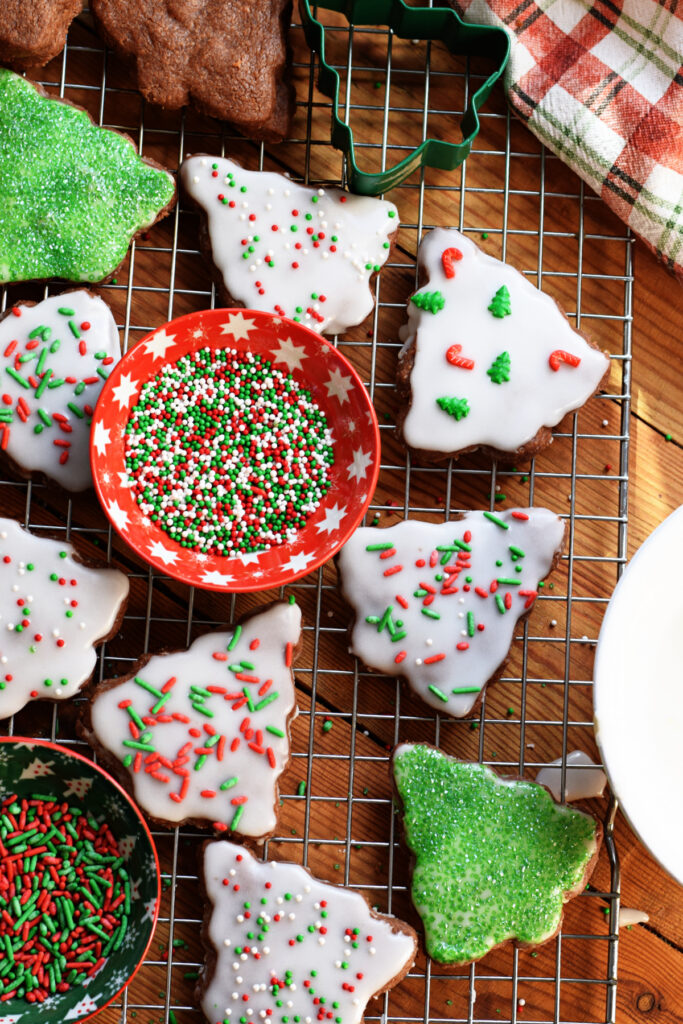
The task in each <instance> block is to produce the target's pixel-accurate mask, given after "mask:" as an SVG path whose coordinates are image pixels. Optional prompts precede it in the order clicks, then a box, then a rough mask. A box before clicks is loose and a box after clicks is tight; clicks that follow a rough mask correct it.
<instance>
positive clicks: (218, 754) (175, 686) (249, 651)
mask: <svg viewBox="0 0 683 1024" xmlns="http://www.w3.org/2000/svg"><path fill="white" fill-rule="evenodd" d="M300 640H301V611H300V610H299V607H298V606H297V605H296V604H285V603H283V602H276V603H275V604H272V605H270V606H269V607H267V608H266V609H265V610H264V611H261V612H258V613H257V614H254V615H252V616H251V617H250V618H248V619H246V620H245V621H244V622H243V623H242V624H240V625H237V626H235V628H234V630H233V631H232V632H220V633H207V634H206V635H205V636H202V637H200V638H199V639H198V640H195V642H194V643H193V644H192V645H191V647H190V648H189V649H188V650H187V651H177V652H175V653H171V654H159V655H153V656H151V657H150V656H146V657H145V658H142V659H141V660H140V661H139V662H138V663H137V664H136V666H135V668H134V669H133V671H132V672H131V673H129V674H128V675H127V676H125V677H124V678H121V679H110V680H107V681H105V682H104V683H102V685H101V686H100V687H98V690H97V692H96V694H95V696H94V698H93V700H92V702H91V705H90V708H89V710H88V720H87V721H86V722H85V723H84V725H83V731H84V734H85V736H86V738H87V740H88V742H89V743H91V744H92V745H93V746H94V748H95V750H97V751H98V753H101V754H102V755H103V756H104V759H105V763H107V764H108V765H109V766H110V767H111V768H112V770H113V771H115V772H116V774H117V775H118V776H119V777H121V778H122V779H123V781H124V782H126V784H127V785H128V787H129V788H131V789H132V791H133V794H134V796H135V799H136V800H137V802H138V803H139V804H140V806H141V807H142V809H143V810H144V811H146V812H147V814H148V815H149V816H150V817H151V818H153V819H154V820H156V821H160V822H163V823H164V824H168V825H177V824H180V823H182V822H184V821H188V820H192V821H195V822H196V823H197V824H200V825H205V824H206V823H207V822H208V823H213V825H214V827H215V828H217V829H218V830H219V831H225V830H226V829H231V830H232V831H233V832H237V833H240V834H241V835H245V836H251V837H264V836H266V835H267V834H268V833H270V832H272V831H273V829H274V828H275V824H276V821H277V814H276V805H277V781H278V779H279V777H280V775H281V774H282V772H283V771H284V769H285V768H286V766H287V763H288V761H289V724H290V721H291V719H292V718H293V717H294V716H295V714H296V700H295V693H294V680H293V676H292V667H291V666H292V661H293V660H294V658H295V656H296V654H297V651H298V647H299V644H300Z"/></svg>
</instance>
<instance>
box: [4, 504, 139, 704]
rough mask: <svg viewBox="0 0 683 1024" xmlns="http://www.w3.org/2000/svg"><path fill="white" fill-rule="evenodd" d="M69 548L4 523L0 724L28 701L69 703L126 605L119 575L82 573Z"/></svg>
mask: <svg viewBox="0 0 683 1024" xmlns="http://www.w3.org/2000/svg"><path fill="white" fill-rule="evenodd" d="M74 555H75V551H74V548H73V547H72V546H71V545H70V544H65V543H63V542H62V541H55V540H48V539H47V538H45V537H35V536H34V535H33V534H31V533H29V532H28V531H27V530H23V529H22V528H21V527H20V526H19V524H18V523H16V522H15V521H14V520H13V519H0V718H6V717H7V716H8V715H13V714H15V713H16V712H17V711H19V710H21V708H23V707H24V705H25V704H28V702H29V701H31V700H40V699H49V700H66V699H67V697H73V696H74V694H76V693H78V691H79V690H80V689H81V687H82V686H83V685H84V684H85V683H86V682H87V681H88V680H89V679H90V676H91V675H92V671H93V669H94V667H95V659H96V653H95V644H97V643H99V642H101V641H103V640H106V639H107V638H108V637H109V636H111V635H112V633H113V632H114V631H115V630H116V628H117V626H118V622H119V621H120V618H121V616H122V615H123V606H124V604H125V601H126V598H127V597H128V579H127V577H126V576H124V575H123V573H122V572H119V571H118V570H117V569H90V568H86V566H84V565H82V564H81V563H80V562H79V561H78V560H77V558H76V557H74Z"/></svg>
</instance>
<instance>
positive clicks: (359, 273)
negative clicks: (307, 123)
mask: <svg viewBox="0 0 683 1024" xmlns="http://www.w3.org/2000/svg"><path fill="white" fill-rule="evenodd" d="M180 177H181V181H182V184H183V187H184V189H185V192H186V193H187V195H188V196H189V198H190V199H191V200H192V201H193V202H194V203H195V204H196V205H197V206H198V207H199V209H200V212H201V215H202V223H203V229H202V234H201V236H200V241H201V244H202V247H203V249H204V250H205V252H206V255H207V257H208V258H209V260H210V262H211V263H212V264H213V266H214V268H215V270H216V276H217V280H218V283H219V287H220V290H221V293H222V297H223V298H224V299H225V301H226V303H227V304H229V305H233V304H235V303H237V304H238V305H242V306H246V307H247V308H250V309H262V310H265V311H266V312H272V313H273V314H274V315H275V316H277V317H283V316H286V317H289V318H290V319H292V320H296V321H297V322H298V323H302V324H304V325H305V326H306V327H310V328H311V329H312V330H314V331H318V332H319V333H320V334H342V333H343V332H344V331H346V330H348V328H349V327H352V326H354V325H355V324H359V323H361V322H362V321H363V320H364V319H365V318H366V316H367V315H368V314H369V313H370V312H371V311H372V308H373V305H374V296H373V294H372V292H371V289H370V283H371V280H372V278H373V277H374V276H375V274H377V273H379V271H380V270H381V269H382V267H383V266H384V264H385V263H386V261H387V260H388V258H389V255H390V252H391V246H392V243H393V240H394V237H395V235H396V233H397V231H398V226H399V218H398V211H397V209H396V207H395V206H394V204H393V203H390V202H387V201H386V200H381V199H372V198H369V197H368V196H356V195H353V194H351V193H350V192H344V191H342V190H341V189H337V188H308V187H306V186H304V185H299V184H296V183H295V182H293V181H291V180H290V179H289V178H288V177H285V176H284V175H282V174H274V173H272V172H270V171H248V170H245V168H243V167H241V166H240V165H239V164H236V163H235V162H234V161H233V160H228V159H225V158H222V157H209V156H193V157H190V158H188V159H187V160H185V161H184V162H183V164H182V166H181V169H180Z"/></svg>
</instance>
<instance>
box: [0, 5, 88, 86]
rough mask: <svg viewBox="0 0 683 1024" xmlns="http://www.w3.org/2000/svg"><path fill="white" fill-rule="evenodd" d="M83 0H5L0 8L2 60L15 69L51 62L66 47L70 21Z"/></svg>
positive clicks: (0, 57)
mask: <svg viewBox="0 0 683 1024" xmlns="http://www.w3.org/2000/svg"><path fill="white" fill-rule="evenodd" d="M82 6H83V4H82V2H81V0H31V2H30V3H28V2H27V0H3V2H2V5H1V8H2V9H1V11H0V63H2V64H8V65H9V67H11V68H14V70H15V71H25V70H26V69H27V68H30V67H36V66H38V65H43V64H47V62H48V61H50V60H52V58H53V57H56V56H57V54H58V53H61V51H62V50H63V49H64V44H65V42H66V33H67V32H68V30H69V25H70V24H71V22H72V21H73V19H74V18H75V17H76V15H77V14H79V13H80V10H81V7H82Z"/></svg>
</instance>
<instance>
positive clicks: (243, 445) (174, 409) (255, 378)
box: [125, 347, 334, 558]
mask: <svg viewBox="0 0 683 1024" xmlns="http://www.w3.org/2000/svg"><path fill="white" fill-rule="evenodd" d="M332 441H333V439H332V434H331V432H330V429H329V427H328V425H327V420H326V418H325V414H324V413H323V411H322V409H321V408H320V407H319V405H318V404H317V403H316V402H315V401H314V399H313V397H312V396H311V393H310V392H309V391H308V390H306V389H305V388H303V387H301V385H300V384H298V383H297V381H296V380H295V379H294V377H292V375H291V374H290V373H287V372H285V371H283V370H280V369H277V368H276V367H274V366H273V364H272V362H271V361H270V360H269V359H266V358H265V357H264V356H261V355H258V354H254V353H251V352H240V351H237V350H235V349H230V348H213V347H206V348H202V349H199V350H197V351H195V352H192V353H190V354H188V355H184V356H181V358H180V359H178V360H177V362H171V363H165V364H164V365H163V366H162V367H161V369H160V370H159V371H158V373H157V374H156V375H155V376H154V377H152V378H151V379H150V380H148V381H146V382H145V383H144V384H143V385H142V388H141V389H140V392H139V394H138V396H137V401H136V403H135V405H134V406H133V407H132V409H131V412H130V417H129V420H128V423H127V425H126V428H125V468H126V472H127V475H128V483H129V484H130V487H131V489H132V494H133V498H134V500H135V501H136V502H137V504H138V506H139V508H140V509H141V511H142V512H143V513H144V515H145V516H146V517H147V518H148V519H149V520H150V521H151V522H152V523H154V524H155V525H156V526H158V527H159V529H160V530H162V531H163V532H164V533H165V534H167V536H168V537H170V538H171V540H173V541H175V542H176V543H177V544H179V545H181V546H182V547H184V548H188V549H189V550H192V551H196V552H198V554H199V555H219V556H224V557H227V558H230V557H234V556H237V555H244V554H252V553H258V552H261V551H266V550H268V549H269V548H273V547H278V546H280V545H283V544H286V543H289V542H291V541H292V540H294V539H295V538H296V536H297V534H298V532H299V531H300V530H301V528H302V527H304V526H305V525H306V522H307V520H308V518H309V517H310V516H311V515H312V514H313V513H314V512H315V511H316V510H317V509H318V507H319V506H320V503H321V501H322V500H323V498H324V497H325V495H326V494H327V491H328V490H329V488H330V486H331V478H330V474H329V470H330V467H331V466H332V464H333V462H334V449H333V444H332Z"/></svg>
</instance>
